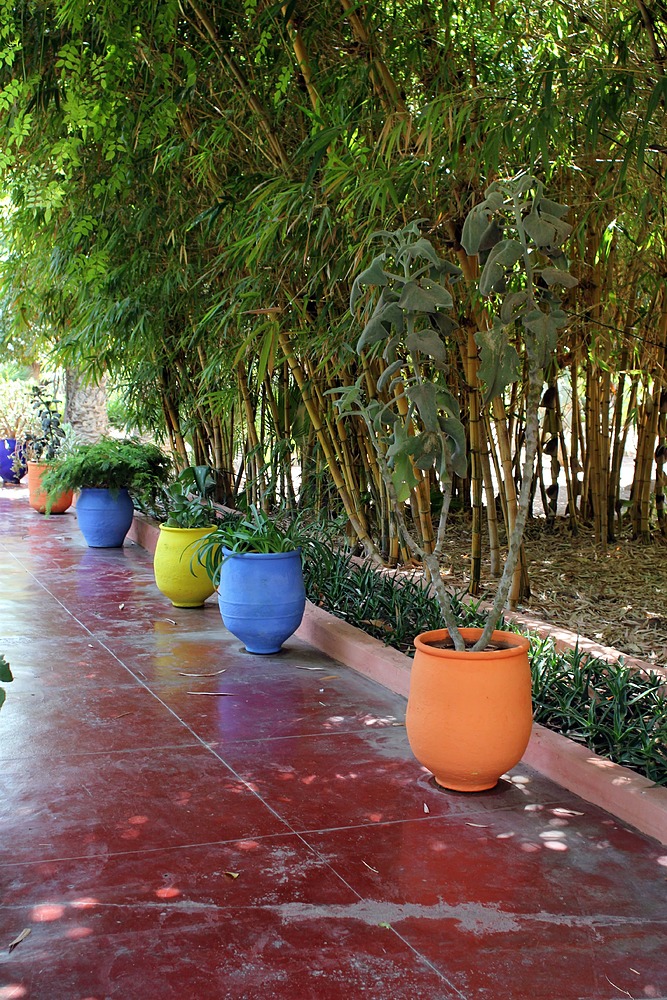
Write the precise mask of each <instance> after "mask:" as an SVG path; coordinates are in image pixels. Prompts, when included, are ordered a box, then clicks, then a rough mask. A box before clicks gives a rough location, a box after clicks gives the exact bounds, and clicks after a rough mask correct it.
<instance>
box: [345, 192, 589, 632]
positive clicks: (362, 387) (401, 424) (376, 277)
mask: <svg viewBox="0 0 667 1000" xmlns="http://www.w3.org/2000/svg"><path fill="white" fill-rule="evenodd" d="M566 212H567V207H566V206H564V205H559V204H557V203H556V202H552V201H550V200H549V199H547V198H546V197H545V196H544V189H543V185H542V184H541V182H540V181H538V180H537V179H536V178H534V177H531V176H528V175H520V176H519V177H516V178H513V179H512V180H509V181H496V182H494V183H493V184H492V185H491V186H490V187H489V188H488V189H487V191H486V193H485V197H484V200H483V201H482V202H481V203H480V204H479V205H477V206H475V207H474V208H473V209H472V211H471V212H470V213H469V215H468V216H467V218H466V220H465V223H464V226H463V234H462V238H461V242H462V244H463V247H464V249H465V251H466V253H468V254H469V255H470V256H476V255H479V257H480V261H482V260H483V267H482V272H481V275H480V278H479V283H478V291H479V294H480V295H481V296H482V297H484V298H489V299H491V301H492V303H493V306H494V311H493V313H492V315H491V316H490V317H489V315H488V314H487V313H485V314H484V315H485V317H486V318H487V319H488V323H485V324H483V326H482V329H480V330H479V332H478V333H477V334H476V335H475V341H476V343H477V347H478V350H479V357H480V378H481V379H482V381H483V382H484V384H485V387H486V388H485V394H484V402H485V403H488V402H489V401H490V400H491V399H493V398H494V397H496V396H499V395H502V393H503V392H504V391H505V389H506V387H507V386H508V385H509V384H510V383H511V382H514V381H516V380H517V379H518V377H519V369H520V365H521V362H522V360H523V363H524V367H525V369H526V371H527V385H528V392H527V404H526V425H525V444H524V446H525V457H524V462H523V471H522V486H521V495H520V499H519V504H518V510H517V513H516V517H515V519H514V524H513V525H511V530H510V532H509V536H510V537H509V550H508V553H507V558H506V560H505V566H504V571H503V575H502V578H501V580H500V583H499V586H498V590H497V595H496V598H495V601H494V606H493V611H492V613H491V614H490V615H489V618H488V621H487V623H486V625H485V627H484V630H483V633H482V635H481V637H480V639H479V640H478V642H477V643H476V644H475V646H474V647H473V648H474V649H484V647H485V646H486V645H487V643H488V642H489V640H490V637H491V633H492V632H493V630H494V628H495V627H496V625H497V622H498V620H499V618H500V616H501V614H502V611H503V608H504V606H505V603H506V601H507V597H508V594H509V590H510V586H511V582H512V577H513V574H514V571H515V568H516V565H517V561H518V557H519V552H520V547H521V540H522V537H523V532H524V529H525V525H526V519H527V516H528V510H529V505H530V493H531V486H532V482H533V474H534V467H535V458H536V454H537V448H538V427H539V424H538V407H539V404H540V399H541V394H542V386H543V382H544V369H545V367H546V366H547V365H548V364H549V362H550V361H551V359H552V357H553V355H554V350H555V347H556V343H557V334H558V330H559V328H560V327H562V326H563V325H564V324H565V322H566V319H567V317H566V314H565V313H564V312H563V310H562V308H561V301H560V299H559V298H558V297H557V295H556V294H555V289H556V288H557V286H559V285H564V286H565V287H571V286H572V285H576V284H577V279H576V278H574V277H573V276H572V275H571V274H570V273H569V271H568V270H567V266H568V264H567V259H566V257H565V254H564V252H563V250H562V244H563V243H564V242H565V240H566V239H567V237H568V236H569V234H570V231H571V227H570V226H569V225H568V224H567V223H565V222H563V216H564V215H565V213H566ZM375 236H376V239H378V240H379V241H380V243H381V244H382V250H381V253H380V254H379V255H378V256H376V257H375V258H374V260H373V261H372V263H371V264H370V266H369V267H367V268H366V269H365V270H364V271H362V272H361V273H360V274H359V275H358V276H357V277H356V279H355V281H354V284H353V286H352V292H351V296H350V310H351V311H352V313H353V314H355V310H356V309H357V307H358V305H359V303H360V302H363V309H362V311H361V315H362V319H363V321H364V329H363V332H362V334H361V336H360V338H359V341H358V343H357V352H358V353H359V354H360V355H363V354H364V353H365V352H366V351H371V352H376V353H377V352H379V351H382V358H383V359H384V361H385V363H386V368H385V369H384V371H383V373H382V375H381V377H380V378H379V379H378V381H377V385H376V386H375V387H373V386H372V385H371V384H370V381H369V380H368V379H367V378H366V376H365V375H364V376H362V377H361V378H360V379H359V380H358V381H357V382H356V384H354V385H351V386H348V387H346V388H344V389H336V390H331V392H332V393H335V394H336V395H337V398H338V399H337V401H338V406H339V409H340V410H341V412H343V413H347V414H350V415H352V416H358V417H360V418H361V419H363V420H364V422H365V423H366V426H367V428H368V431H369V437H370V439H371V441H372V443H373V446H374V448H375V451H376V457H377V461H378V466H379V468H380V470H381V472H382V476H383V479H384V482H385V485H386V488H387V493H388V496H389V499H390V502H391V505H392V509H393V512H394V515H395V517H396V522H397V525H398V529H399V531H400V534H401V536H402V538H403V540H404V542H405V544H406V545H407V546H408V548H409V549H410V551H411V552H412V553H413V555H416V556H417V557H418V558H419V559H421V560H422V562H423V564H424V566H425V567H426V570H427V572H428V574H429V577H430V579H431V581H432V583H433V586H434V589H435V592H436V594H437V596H438V600H439V601H440V606H441V609H442V615H443V618H444V620H445V622H446V625H447V628H448V629H449V632H450V634H451V636H452V640H453V642H454V646H455V648H457V649H463V648H465V644H464V642H463V639H462V637H461V634H460V631H459V628H458V625H457V622H456V616H455V614H454V613H453V610H452V608H451V599H450V596H449V594H448V592H447V590H446V589H445V587H444V585H443V582H442V580H441V577H440V569H439V556H440V554H441V552H442V549H443V545H444V542H445V530H446V525H447V518H448V513H449V505H450V498H451V479H452V474H453V473H456V474H458V475H459V476H462V477H463V476H465V475H466V474H467V457H466V446H465V431H464V428H463V424H462V422H461V419H460V413H459V405H458V402H457V400H456V398H455V396H454V394H453V391H452V390H451V389H450V388H449V386H448V383H447V375H448V373H447V367H446V363H447V358H448V356H449V348H448V343H447V342H448V339H449V338H450V336H451V334H452V332H453V331H454V330H455V329H456V325H457V324H456V323H455V321H454V320H453V319H452V318H451V317H450V316H449V315H447V310H451V309H452V306H453V299H452V295H451V292H450V291H449V288H448V287H447V286H448V285H449V284H451V283H452V282H455V281H457V280H458V279H459V278H460V277H461V271H460V269H459V268H458V267H456V266H455V265H453V264H450V263H449V262H448V261H446V260H444V259H443V258H442V257H440V256H439V254H438V253H437V252H436V250H435V248H434V247H433V245H432V243H431V242H430V241H429V240H427V239H425V237H424V236H423V235H422V234H421V231H420V228H419V225H418V224H417V223H416V222H413V223H411V224H410V225H408V226H406V227H404V228H403V229H400V230H397V231H396V232H380V233H376V234H375ZM369 290H370V291H369ZM517 334H520V337H519V339H520V340H521V342H522V344H523V359H522V358H521V357H520V355H519V353H518V352H517V350H516V347H515V346H514V343H513V342H512V341H513V340H514V339H516V337H517ZM431 470H434V472H435V474H436V476H437V479H438V482H439V484H440V488H441V491H442V502H441V503H439V504H438V506H439V507H440V519H439V524H438V530H437V538H436V541H435V544H434V546H433V547H432V548H431V546H430V545H429V546H427V545H425V544H423V543H422V542H421V541H419V540H418V538H417V535H416V533H415V531H414V530H411V529H410V528H409V527H408V524H407V519H406V516H405V511H404V505H405V502H406V501H407V500H408V499H409V498H410V496H411V495H412V491H413V490H414V489H415V487H416V486H417V485H418V484H419V483H420V481H421V479H422V478H423V475H424V474H425V473H426V474H430V472H431Z"/></svg>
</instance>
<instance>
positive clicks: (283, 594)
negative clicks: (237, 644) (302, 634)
mask: <svg viewBox="0 0 667 1000" xmlns="http://www.w3.org/2000/svg"><path fill="white" fill-rule="evenodd" d="M224 555H225V561H224V563H223V565H222V572H221V574H220V586H219V589H218V604H219V606H220V613H221V615H222V620H223V622H224V624H225V627H226V628H227V629H228V630H229V631H230V632H231V633H232V635H235V636H236V638H237V639H240V640H241V642H243V644H244V645H245V647H246V649H247V650H248V652H249V653H260V654H263V655H266V654H269V653H277V652H278V651H279V649H280V647H281V646H282V644H283V642H285V640H286V639H289V637H290V636H291V635H292V634H293V633H294V632H295V631H296V630H297V629H298V627H299V625H300V624H301V619H302V618H303V612H304V608H305V606H306V594H305V590H304V586H303V574H302V572H301V550H300V549H296V550H295V551H293V552H272V553H267V554H264V553H256V552H248V553H235V552H229V550H227V549H225V550H224Z"/></svg>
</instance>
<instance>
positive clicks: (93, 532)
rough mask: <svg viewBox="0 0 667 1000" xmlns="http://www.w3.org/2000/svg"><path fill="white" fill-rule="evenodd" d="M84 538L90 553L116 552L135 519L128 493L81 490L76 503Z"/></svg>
mask: <svg viewBox="0 0 667 1000" xmlns="http://www.w3.org/2000/svg"><path fill="white" fill-rule="evenodd" d="M76 516H77V518H78V520H79V527H80V528H81V532H82V534H83V537H84V538H85V539H86V542H87V543H88V545H89V546H90V547H91V548H92V549H119V548H120V547H121V546H122V544H123V542H124V541H125V536H126V534H127V533H128V531H129V530H130V525H131V524H132V518H133V517H134V506H133V504H132V500H131V499H130V494H129V493H128V492H127V490H118V491H114V492H113V493H112V492H111V491H110V490H100V489H83V490H81V493H80V494H79V499H78V500H77V502H76Z"/></svg>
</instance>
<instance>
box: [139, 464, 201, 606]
mask: <svg viewBox="0 0 667 1000" xmlns="http://www.w3.org/2000/svg"><path fill="white" fill-rule="evenodd" d="M214 488H215V479H214V477H213V474H212V471H211V469H210V468H209V467H208V466H207V465H194V466H190V467H189V468H187V469H185V470H184V471H183V472H181V474H180V475H179V476H178V478H177V479H176V481H175V482H173V483H172V484H171V485H170V486H168V487H166V488H164V489H163V491H162V497H161V501H162V505H163V507H164V510H165V513H166V514H167V517H166V520H165V521H164V522H163V523H162V524H161V525H160V535H159V538H158V541H157V545H156V547H155V555H154V559H153V571H154V573H155V583H156V586H157V588H158V590H159V591H160V592H161V593H163V594H164V595H165V597H168V598H169V600H170V601H171V603H172V604H173V605H174V607H177V608H200V607H202V606H203V604H204V601H205V600H206V598H207V597H210V596H211V594H212V593H213V591H214V590H215V587H214V585H213V582H212V581H211V578H210V576H209V575H208V573H207V572H206V570H205V568H204V567H203V566H202V565H201V563H200V562H199V561H198V559H197V558H196V557H197V553H198V552H199V550H200V546H201V541H202V539H204V538H205V537H206V536H207V535H209V534H210V533H211V532H212V531H213V528H214V525H215V521H216V512H215V508H214V506H213V500H212V498H211V494H212V491H213V490H214Z"/></svg>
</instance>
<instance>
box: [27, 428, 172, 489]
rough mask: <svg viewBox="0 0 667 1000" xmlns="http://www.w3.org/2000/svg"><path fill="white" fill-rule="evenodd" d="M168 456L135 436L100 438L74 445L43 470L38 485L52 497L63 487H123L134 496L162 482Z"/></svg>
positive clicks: (168, 466)
mask: <svg viewBox="0 0 667 1000" xmlns="http://www.w3.org/2000/svg"><path fill="white" fill-rule="evenodd" d="M169 469H170V462H169V459H168V458H167V457H166V455H164V454H163V453H162V452H161V451H160V449H159V448H158V447H157V445H154V444H145V443H143V442H141V441H137V440H135V439H129V440H124V441H118V440H115V439H114V438H100V440H99V441H96V442H94V443H92V444H89V443H82V444H76V445H74V447H73V448H72V450H71V451H70V452H69V454H67V455H65V456H64V457H63V458H59V459H58V458H57V459H56V460H55V462H54V464H53V465H52V467H51V468H50V469H49V470H48V471H47V472H46V473H45V475H44V478H43V480H42V487H43V489H44V490H45V491H46V493H47V495H48V497H49V499H51V500H53V499H55V497H57V496H60V495H61V494H62V493H63V492H64V491H66V490H70V489H71V490H81V489H90V488H93V489H94V488H97V489H100V488H101V489H110V490H114V491H118V490H119V489H123V488H126V489H128V490H130V492H131V493H133V494H134V495H138V496H144V495H146V496H150V495H151V494H154V493H155V492H156V491H157V490H158V489H159V487H160V485H161V484H162V483H164V481H165V479H166V478H167V475H168V473H169Z"/></svg>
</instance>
